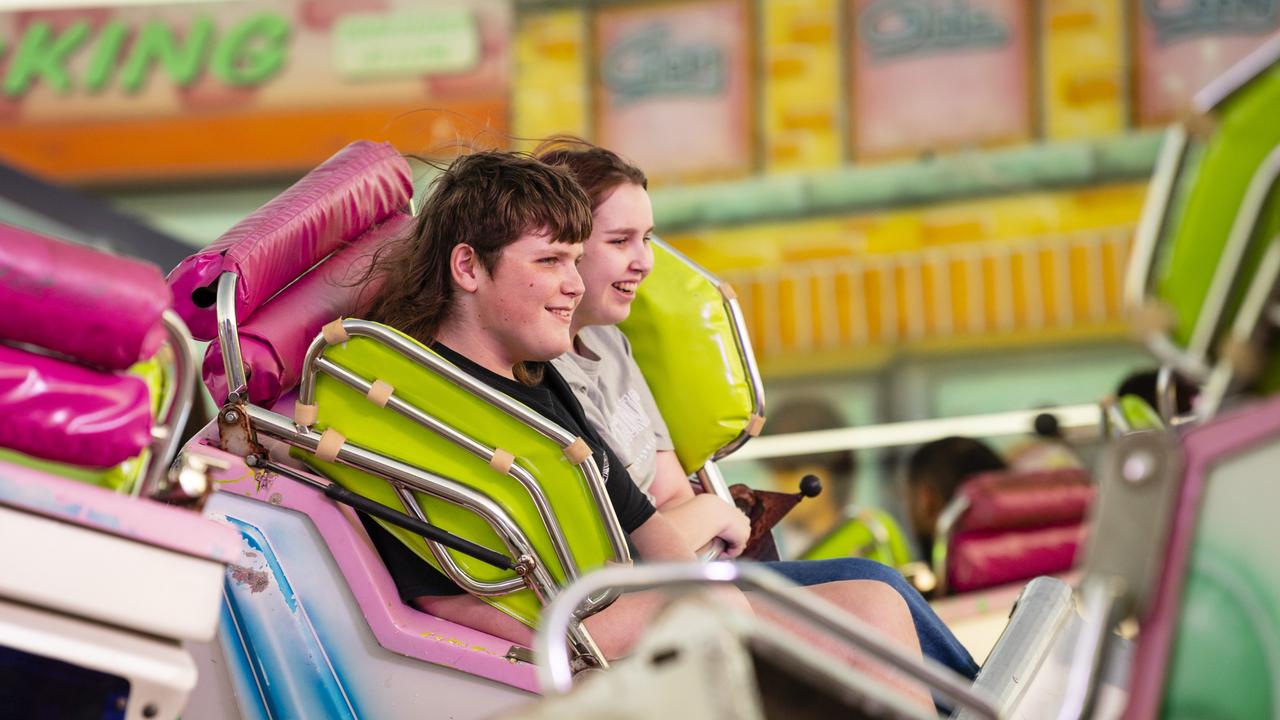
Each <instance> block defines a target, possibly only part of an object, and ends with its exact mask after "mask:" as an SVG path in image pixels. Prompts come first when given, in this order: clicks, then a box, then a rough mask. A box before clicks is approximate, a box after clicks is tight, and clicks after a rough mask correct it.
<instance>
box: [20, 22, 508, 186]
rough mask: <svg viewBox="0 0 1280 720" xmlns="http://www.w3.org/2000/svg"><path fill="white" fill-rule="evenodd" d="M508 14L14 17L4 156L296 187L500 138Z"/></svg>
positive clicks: (101, 174)
mask: <svg viewBox="0 0 1280 720" xmlns="http://www.w3.org/2000/svg"><path fill="white" fill-rule="evenodd" d="M510 12H511V11H510V7H509V4H508V3H506V2H503V1H502V0H465V1H462V2H446V1H445V0H434V1H432V2H422V1H420V0H359V1H356V2H340V1H339V0H293V1H290V0H262V1H248V2H236V3H219V4H213V3H208V4H200V3H196V4H175V5H169V6H146V7H124V8H114V9H84V10H49V11H34V12H14V13H7V14H0V157H3V159H5V160H6V161H9V162H12V163H14V164H17V165H19V166H22V167H24V168H26V169H30V170H34V171H35V172H37V173H39V174H43V175H46V176H50V177H53V178H55V179H62V180H71V181H107V182H110V181H117V180H132V179H141V180H146V179H159V178H162V177H173V176H175V175H177V176H188V177H203V176H210V175H224V174H233V175H239V174H246V173H255V172H292V171H296V170H298V169H304V168H306V167H310V166H313V165H314V164H315V163H317V162H319V161H321V160H323V159H324V158H325V157H326V156H327V155H328V154H330V153H332V152H333V151H334V150H336V149H337V148H339V147H341V146H342V145H343V144H345V143H346V142H349V141H350V140H354V139H357V138H361V137H366V138H374V139H392V140H395V141H397V142H398V143H407V145H408V147H407V148H406V149H413V150H423V151H430V149H431V147H432V146H433V144H444V143H446V142H448V143H452V142H455V141H456V140H457V139H458V137H459V136H460V135H467V134H470V133H473V132H475V128H490V129H492V130H493V131H494V134H495V136H501V135H502V134H503V133H504V132H505V126H506V93H507V81H508V78H507V72H508V70H507V66H508V59H507V44H508V40H507V38H508V36H509V33H510V25H511V18H510ZM442 118H444V119H443V120H442ZM454 120H457V121H458V122H455V121H454ZM459 124H461V125H463V126H464V127H465V129H459V127H458V125H459ZM398 125H399V126H398ZM397 131H399V132H397Z"/></svg>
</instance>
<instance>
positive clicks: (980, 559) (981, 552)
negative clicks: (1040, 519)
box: [947, 523, 1089, 593]
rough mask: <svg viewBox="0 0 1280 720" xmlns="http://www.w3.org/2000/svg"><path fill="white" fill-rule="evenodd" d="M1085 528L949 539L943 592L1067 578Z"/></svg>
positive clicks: (1080, 525)
mask: <svg viewBox="0 0 1280 720" xmlns="http://www.w3.org/2000/svg"><path fill="white" fill-rule="evenodd" d="M1088 529H1089V526H1088V525H1087V524H1085V523H1068V524H1065V525H1050V526H1047V527H1037V528H1026V529H1022V530H974V531H970V532H965V533H960V534H959V535H957V536H955V537H954V538H952V542H951V548H950V549H949V550H948V551H947V587H948V588H949V589H950V591H951V592H952V593H963V592H968V591H970V590H980V589H982V588H987V587H994V586H996V585H1004V584H1007V583H1011V582H1017V581H1026V580H1030V579H1031V578H1034V577H1037V576H1040V575H1053V574H1056V573H1061V572H1066V571H1067V570H1070V569H1071V568H1072V567H1073V566H1074V565H1075V558H1076V553H1077V551H1078V550H1079V548H1080V546H1081V545H1082V544H1083V543H1084V539H1085V536H1086V535H1087V534H1088Z"/></svg>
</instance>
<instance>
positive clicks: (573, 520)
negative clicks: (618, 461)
mask: <svg viewBox="0 0 1280 720" xmlns="http://www.w3.org/2000/svg"><path fill="white" fill-rule="evenodd" d="M392 332H396V334H398V335H400V336H401V337H403V338H405V339H406V340H408V341H409V342H411V343H414V344H415V345H417V346H418V347H420V348H422V349H423V350H425V351H426V352H428V353H430V352H432V351H431V350H429V349H427V348H425V347H424V346H422V345H421V344H420V343H417V342H416V341H414V340H412V339H410V338H408V336H405V335H404V334H403V333H398V332H397V331H394V330H392ZM432 354H434V353H432ZM323 357H324V358H325V359H327V360H329V361H331V362H333V363H336V364H337V365H339V366H340V367H342V368H344V369H346V370H347V371H350V372H352V373H354V374H356V375H358V376H359V377H361V378H364V379H365V380H366V381H368V382H370V383H372V382H374V381H376V380H381V381H383V382H385V383H388V384H390V385H391V386H392V387H393V388H394V394H395V397H396V398H398V399H400V400H403V401H405V402H408V403H410V404H411V405H413V406H414V407H416V408H418V409H420V410H422V411H424V412H426V413H427V414H429V415H431V416H433V417H434V418H436V419H437V420H439V421H441V422H443V423H445V424H447V425H449V426H451V427H452V428H454V429H456V430H458V431H460V432H462V433H464V434H465V435H467V436H469V437H470V438H472V439H474V440H476V441H478V442H480V443H482V444H484V445H486V446H488V447H489V448H501V449H503V450H506V451H507V452H509V453H511V454H512V455H513V456H514V457H515V463H516V464H517V465H519V466H520V467H523V468H524V469H525V470H527V471H529V473H531V474H532V475H533V477H534V478H535V479H536V480H537V482H538V483H539V485H540V486H541V487H542V488H543V491H544V492H545V494H546V496H547V499H548V502H549V504H550V506H551V509H552V511H553V513H554V515H555V517H556V518H557V519H558V521H559V523H560V526H561V527H562V529H563V531H564V534H565V536H566V540H567V541H568V545H569V548H570V550H571V555H572V558H573V562H574V563H575V564H576V565H577V568H578V569H579V570H580V571H581V572H583V573H585V572H586V571H589V570H591V569H595V568H598V567H601V566H603V565H604V564H605V562H606V561H607V560H609V559H611V558H612V555H611V554H610V547H611V545H610V542H609V536H608V534H607V531H606V526H605V522H606V520H605V519H604V518H603V517H602V515H601V511H600V509H599V507H598V506H597V505H596V503H595V502H594V500H593V497H592V494H591V490H590V488H589V486H588V484H587V482H586V480H585V478H584V475H583V472H582V470H580V469H579V468H578V467H577V466H576V465H574V464H572V463H571V462H570V461H569V460H568V459H567V458H566V456H565V453H564V451H563V450H562V449H561V447H560V446H559V445H558V444H557V443H556V442H554V441H552V440H550V439H548V438H547V437H545V436H544V435H542V434H541V433H540V432H538V431H537V430H536V429H534V428H533V427H531V426H529V425H526V424H525V423H524V422H522V421H520V420H518V419H516V418H513V417H511V416H510V415H508V414H507V413H505V412H504V411H503V410H501V409H499V408H497V407H495V406H493V405H491V404H489V403H488V402H487V401H486V400H484V399H483V398H481V397H478V396H475V395H473V394H471V393H470V392H469V391H468V390H466V389H464V388H462V387H459V386H457V385H455V384H453V382H451V381H450V380H449V379H448V378H446V377H445V376H443V375H440V374H438V373H437V372H436V371H435V370H433V369H431V368H429V367H425V366H423V365H420V364H418V363H417V362H415V361H414V360H412V359H411V358H409V357H407V356H405V355H403V354H401V353H400V352H399V351H397V350H395V349H393V348H391V347H388V346H387V345H385V344H383V343H381V342H379V341H377V340H375V339H373V338H369V337H362V336H353V337H351V338H350V339H349V340H348V341H346V342H344V343H342V344H340V345H330V346H328V347H327V348H326V349H325V351H324V354H323ZM314 402H315V405H316V412H317V422H316V423H315V426H314V427H315V429H316V430H317V431H323V430H325V429H329V428H332V429H333V430H335V431H336V432H338V433H340V434H341V435H342V436H344V437H345V438H346V441H347V442H349V443H352V444H355V445H357V446H359V447H362V448H365V449H367V450H371V451H374V452H377V453H380V454H382V455H385V456H387V457H390V458H393V459H395V460H399V461H401V462H404V463H407V464H409V465H412V466H414V467H417V468H420V469H423V470H426V471H428V472H430V473H432V474H435V475H438V476H442V477H445V478H448V479H451V480H453V481H456V482H458V483H461V484H463V485H465V486H468V487H470V488H472V489H474V490H477V491H479V492H481V493H483V494H484V495H486V496H488V497H489V498H490V499H492V500H493V501H494V502H496V503H497V504H498V505H499V506H500V507H501V508H502V509H503V510H504V511H505V512H506V513H507V514H508V515H509V516H510V517H511V518H512V519H513V520H514V521H515V523H516V524H517V525H518V526H519V527H520V528H521V530H522V531H523V532H524V533H525V534H526V535H527V536H528V538H529V539H530V541H531V544H532V546H533V548H534V550H535V553H536V556H537V558H536V559H537V560H538V562H539V564H540V565H542V566H543V567H545V568H547V570H548V571H549V572H550V575H551V576H552V578H553V580H554V581H555V583H556V585H557V586H563V585H565V584H567V583H566V580H567V579H568V577H569V576H568V574H567V573H566V569H565V568H564V567H562V566H561V564H560V562H559V561H558V559H557V556H556V553H555V550H554V546H553V541H552V539H551V535H550V533H549V531H548V529H547V527H546V525H545V524H544V523H543V521H542V519H541V516H540V515H539V512H538V509H537V507H536V506H535V504H534V500H533V498H532V497H531V496H530V494H529V493H528V491H526V490H525V488H524V487H523V486H522V485H521V484H520V483H519V481H517V480H516V479H515V478H513V477H511V476H510V475H507V474H504V473H502V472H500V471H499V470H495V469H494V468H493V467H491V466H490V465H489V462H488V460H487V459H486V458H481V457H479V456H477V455H475V454H473V453H472V452H470V451H468V450H465V449H463V448H462V447H460V446H458V445H456V444H454V443H453V442H451V441H450V440H448V439H446V438H444V437H443V436H441V435H438V434H436V433H435V432H434V431H432V430H430V429H428V428H427V427H424V426H422V425H420V424H418V423H416V422H415V421H413V420H410V419H409V418H407V417H405V416H403V415H401V414H399V413H397V412H395V411H394V410H392V409H390V408H386V407H379V406H378V405H376V404H374V403H373V402H371V401H370V400H368V399H367V398H366V396H365V395H364V394H363V393H361V392H358V391H356V390H354V389H352V388H351V387H350V386H348V385H345V384H343V383H341V382H340V381H338V380H336V379H334V378H333V377H331V376H329V375H326V374H324V373H320V374H319V375H318V377H317V378H316V384H315V398H314ZM295 454H296V455H298V456H299V457H303V458H304V459H305V460H306V461H307V462H308V463H311V464H313V465H315V466H316V467H317V468H318V469H319V470H320V471H321V472H322V473H324V474H325V475H326V476H328V477H329V478H331V479H332V480H334V481H335V482H337V483H339V484H341V485H342V486H344V487H346V488H347V489H349V490H351V491H353V492H356V493H359V494H361V495H364V496H365V497H368V498H370V499H373V500H376V501H378V502H380V503H382V504H384V505H386V506H388V507H391V508H394V509H396V510H400V511H405V510H406V508H405V507H404V505H403V504H402V503H401V501H400V499H399V497H398V496H397V494H396V492H395V490H394V489H393V487H392V486H391V485H390V483H388V482H387V481H386V480H384V479H382V478H380V477H377V476H375V475H371V474H368V473H365V472H363V471H361V470H358V469H355V468H352V467H349V466H345V465H339V464H336V463H332V462H324V461H321V460H318V459H316V458H315V457H314V456H311V455H309V454H304V453H301V452H300V451H295ZM587 462H594V461H593V460H590V459H588V460H587ZM413 496H414V498H415V500H416V501H417V503H418V505H419V507H420V508H421V509H422V511H423V514H424V515H425V517H426V518H427V520H428V521H429V522H430V523H431V524H433V525H436V526H438V527H440V528H441V529H443V530H446V531H448V532H450V533H453V534H455V535H457V536H459V537H462V538H465V539H467V540H471V541H473V542H476V543H478V544H480V545H482V546H484V547H487V548H490V549H492V550H496V551H498V552H501V553H502V554H504V555H508V556H510V554H511V553H510V550H509V549H508V548H507V547H506V546H505V545H504V544H503V542H502V541H501V540H500V539H499V537H498V535H497V534H496V533H495V532H494V530H493V529H492V528H491V527H490V526H489V524H488V522H487V521H486V520H484V519H483V518H482V517H481V516H480V515H478V514H476V513H475V512H473V511H471V510H469V509H466V508H464V507H462V506H459V505H456V504H453V503H450V502H448V501H445V500H441V499H439V498H437V497H434V496H431V495H428V494H426V493H422V492H418V491H413ZM608 512H612V511H611V510H608ZM378 522H380V523H381V524H382V525H383V527H385V528H386V529H387V530H389V531H390V532H391V533H392V534H393V535H395V536H396V537H397V538H399V539H400V540H401V541H402V542H404V543H405V545H407V546H408V547H409V548H410V549H412V550H413V552H414V553H416V554H417V555H418V556H419V557H421V558H422V559H423V560H425V561H426V562H428V563H430V564H431V565H432V566H434V567H436V568H437V569H440V565H439V563H438V562H437V560H436V558H435V556H434V555H433V554H432V552H431V550H430V549H429V548H428V546H427V544H426V542H425V541H424V540H423V539H422V538H421V537H420V536H419V535H417V534H414V533H412V532H410V531H407V530H403V529H401V528H399V527H396V526H393V525H390V524H389V523H385V522H382V521H378ZM445 552H448V553H449V554H450V555H451V556H452V558H453V560H454V562H456V563H457V565H458V567H459V568H461V569H462V570H463V571H464V572H465V573H466V574H468V575H469V576H470V577H472V578H473V579H476V580H478V581H480V582H486V583H491V582H501V581H504V580H508V579H511V578H514V577H515V572H514V571H513V570H502V569H499V568H496V567H493V566H491V565H489V564H487V563H484V562H482V561H480V560H477V559H474V558H472V557H470V556H468V555H465V554H462V553H459V552H457V551H454V550H446V551H445ZM482 599H483V600H484V601H485V602H488V603H489V604H490V605H492V606H494V607H496V608H497V609H499V610H501V611H502V612H504V613H506V614H508V615H510V616H512V617H514V618H516V619H517V620H519V621H521V622H523V623H525V624H527V625H530V626H533V625H535V624H536V622H537V618H538V614H539V610H540V602H539V600H538V598H537V597H536V596H535V595H534V594H533V592H532V591H531V590H529V589H528V588H523V589H520V590H517V591H515V592H513V593H510V594H506V595H500V596H495V597H484V598H482Z"/></svg>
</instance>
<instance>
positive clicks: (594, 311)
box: [574, 183, 653, 327]
mask: <svg viewBox="0 0 1280 720" xmlns="http://www.w3.org/2000/svg"><path fill="white" fill-rule="evenodd" d="M591 219H592V224H591V237H590V238H588V240H587V242H586V254H585V255H584V256H583V258H582V263H581V264H580V265H579V266H578V270H579V272H581V273H582V282H583V284H584V285H585V286H586V291H585V292H584V294H583V296H582V302H581V303H580V304H579V305H578V310H577V314H576V316H575V317H574V326H575V327H586V326H588V325H615V324H617V323H620V322H622V321H623V320H626V319H627V316H628V315H629V314H631V301H632V300H635V297H636V288H637V287H639V285H640V282H641V281H642V280H644V278H645V277H646V276H647V275H648V274H649V271H651V270H653V248H652V247H650V245H649V234H650V233H651V232H653V205H652V204H650V202H649V193H648V192H646V191H645V189H644V188H642V187H640V186H639V185H635V184H633V183H623V184H622V185H619V186H618V187H616V188H614V190H613V192H612V193H611V194H610V195H609V197H608V198H606V199H605V201H604V202H602V203H600V206H599V207H597V208H596V210H595V212H594V213H593V214H592V216H591Z"/></svg>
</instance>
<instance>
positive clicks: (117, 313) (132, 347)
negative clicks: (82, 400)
mask: <svg viewBox="0 0 1280 720" xmlns="http://www.w3.org/2000/svg"><path fill="white" fill-rule="evenodd" d="M169 299H170V297H169V288H167V287H166V286H165V284H164V277H163V276H162V275H161V274H160V270H159V269H158V268H156V267H155V266H154V265H151V264H150V263H145V262H141V261H138V260H131V259H128V258H122V257H117V256H115V255H108V254H107V253H104V252H101V251H99V250H94V249H93V248H89V247H85V246H83V245H76V244H74V243H69V242H65V241H62V240H53V239H51V238H47V237H44V236H43V235H37V234H36V233H33V232H31V231H29V230H24V229H22V228H16V227H12V226H10V225H0V340H8V341H14V342H22V343H28V344H31V345H36V346H39V347H42V348H45V349H47V350H53V351H54V352H58V353H62V354H63V355H69V356H71V357H74V358H76V359H77V360H80V361H82V362H84V363H86V364H89V365H97V366H100V367H103V368H107V369H109V370H122V369H124V368H127V367H129V366H130V365H132V364H134V363H135V362H138V361H139V360H143V359H145V358H148V357H151V355H153V354H154V353H155V351H156V348H158V347H159V346H160V342H161V341H162V340H163V339H164V337H165V332H164V327H163V325H162V324H161V321H160V315H161V314H162V313H163V312H164V311H165V309H166V308H167V307H169Z"/></svg>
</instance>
